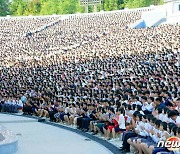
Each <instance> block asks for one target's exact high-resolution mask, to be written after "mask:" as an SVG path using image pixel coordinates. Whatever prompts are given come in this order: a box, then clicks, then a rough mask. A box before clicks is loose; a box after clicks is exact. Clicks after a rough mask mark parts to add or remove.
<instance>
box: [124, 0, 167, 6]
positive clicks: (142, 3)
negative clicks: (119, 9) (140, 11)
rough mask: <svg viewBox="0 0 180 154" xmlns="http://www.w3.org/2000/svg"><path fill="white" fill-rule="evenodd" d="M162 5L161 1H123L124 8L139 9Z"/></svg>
mask: <svg viewBox="0 0 180 154" xmlns="http://www.w3.org/2000/svg"><path fill="white" fill-rule="evenodd" d="M162 4H164V1H163V0H125V2H124V6H125V7H126V8H139V7H147V6H150V5H162Z"/></svg>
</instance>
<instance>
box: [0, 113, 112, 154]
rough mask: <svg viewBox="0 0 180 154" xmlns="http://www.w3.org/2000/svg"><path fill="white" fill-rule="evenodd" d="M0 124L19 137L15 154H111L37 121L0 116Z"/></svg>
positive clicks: (62, 130) (106, 150) (103, 148)
mask: <svg viewBox="0 0 180 154" xmlns="http://www.w3.org/2000/svg"><path fill="white" fill-rule="evenodd" d="M0 122H1V123H2V125H3V126H5V127H6V128H8V129H10V130H12V131H13V132H14V133H15V134H16V135H17V136H18V139H19V141H18V152H16V153H15V154H68V153H70V154H93V153H94V154H111V153H112V152H111V151H109V150H108V149H107V148H105V147H104V146H102V145H101V144H99V143H97V142H95V141H92V140H89V139H87V138H86V137H83V136H81V135H78V134H76V133H73V132H71V131H68V130H65V129H61V128H58V127H54V126H51V125H47V124H44V123H39V122H38V121H37V120H36V119H31V118H26V117H19V116H14V115H6V114H0Z"/></svg>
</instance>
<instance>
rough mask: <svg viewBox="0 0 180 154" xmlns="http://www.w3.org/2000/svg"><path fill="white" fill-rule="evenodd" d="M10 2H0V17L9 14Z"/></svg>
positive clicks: (1, 0)
mask: <svg viewBox="0 0 180 154" xmlns="http://www.w3.org/2000/svg"><path fill="white" fill-rule="evenodd" d="M8 2H9V1H8V0H0V16H6V15H7V14H9V8H8Z"/></svg>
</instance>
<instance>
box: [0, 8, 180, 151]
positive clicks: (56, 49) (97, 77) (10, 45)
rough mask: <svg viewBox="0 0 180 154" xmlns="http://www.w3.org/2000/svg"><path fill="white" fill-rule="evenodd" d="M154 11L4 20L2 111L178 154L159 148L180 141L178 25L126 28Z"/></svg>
mask: <svg viewBox="0 0 180 154" xmlns="http://www.w3.org/2000/svg"><path fill="white" fill-rule="evenodd" d="M150 10H151V9H150V8H148V9H137V10H132V11H131V10H128V11H117V12H108V13H106V12H101V13H97V14H85V15H69V16H65V17H62V16H56V17H47V18H41V17H33V18H32V19H27V18H21V19H19V20H16V18H15V19H14V18H12V19H11V18H10V19H1V21H2V22H0V27H1V28H0V30H1V35H0V36H1V37H0V43H1V46H0V74H1V80H0V100H1V103H0V108H1V111H2V112H11V113H14V112H15V113H16V112H19V110H22V111H23V113H24V114H28V115H36V116H39V117H45V118H50V121H53V122H60V123H65V124H66V125H68V126H71V127H74V128H76V127H77V128H78V129H81V130H82V131H85V132H90V133H92V134H93V135H96V134H100V136H102V137H103V138H104V139H106V140H110V142H114V141H116V140H119V138H118V136H119V135H122V134H123V135H122V149H121V152H130V146H131V147H133V149H134V150H135V152H136V153H140V154H142V153H145V154H152V153H153V154H155V153H158V152H162V151H163V152H165V153H173V151H168V149H166V148H158V147H157V143H158V142H159V141H161V140H164V141H166V140H167V139H168V138H169V137H170V136H177V137H180V116H179V112H180V97H179V95H180V82H179V52H180V43H179V42H180V25H179V23H175V24H171V25H170V24H164V25H160V26H157V27H152V28H144V29H132V28H130V27H129V25H130V24H132V23H134V22H135V21H137V20H140V18H141V14H142V12H146V11H150ZM14 22H15V23H16V24H14V26H12V23H14ZM49 23H51V24H49ZM46 25H49V26H47V27H46ZM39 27H44V28H43V29H42V30H40V31H37V29H39ZM29 32H30V33H29ZM24 34H28V35H24ZM119 144H120V143H119ZM174 153H176V151H174Z"/></svg>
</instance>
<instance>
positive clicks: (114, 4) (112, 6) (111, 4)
mask: <svg viewBox="0 0 180 154" xmlns="http://www.w3.org/2000/svg"><path fill="white" fill-rule="evenodd" d="M103 5H104V10H105V11H112V10H117V9H118V0H104V4H103Z"/></svg>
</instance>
